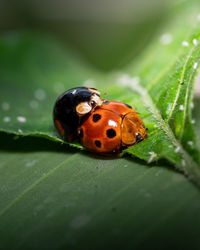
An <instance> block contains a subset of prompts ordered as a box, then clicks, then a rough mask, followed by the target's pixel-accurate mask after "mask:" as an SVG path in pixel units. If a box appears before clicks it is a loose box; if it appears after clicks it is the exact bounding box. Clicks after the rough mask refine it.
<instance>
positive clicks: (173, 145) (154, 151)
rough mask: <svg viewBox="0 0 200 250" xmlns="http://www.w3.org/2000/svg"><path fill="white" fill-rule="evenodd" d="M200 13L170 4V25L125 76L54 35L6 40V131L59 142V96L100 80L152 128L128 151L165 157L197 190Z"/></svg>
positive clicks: (0, 45)
mask: <svg viewBox="0 0 200 250" xmlns="http://www.w3.org/2000/svg"><path fill="white" fill-rule="evenodd" d="M197 10H198V1H195V0H193V1H192V4H191V2H190V3H189V2H187V1H183V2H176V1H175V2H174V3H172V5H171V9H170V11H169V18H168V20H170V21H168V22H166V25H165V26H164V27H163V28H162V30H161V32H160V34H158V36H156V37H155V39H154V41H153V42H152V43H151V44H150V45H149V46H148V48H147V49H146V50H144V52H143V53H142V55H141V56H140V57H138V59H137V60H134V61H133V63H132V64H131V65H129V66H128V67H127V68H125V69H123V73H119V72H118V73H116V72H113V73H110V74H105V73H100V72H97V71H95V70H94V69H93V68H92V67H91V66H89V65H87V64H86V63H85V62H83V61H81V60H80V59H79V58H78V56H77V55H75V52H73V51H72V50H71V49H70V48H69V49H66V48H64V47H63V46H62V45H61V44H59V43H58V42H57V41H55V40H54V39H53V38H51V37H47V36H42V35H41V34H39V35H36V34H35V35H32V34H28V33H26V34H11V35H10V36H7V37H5V38H4V39H2V40H1V42H0V78H1V87H0V88H1V91H0V99H1V100H2V103H1V104H2V109H3V110H2V112H1V113H0V120H1V124H0V131H4V132H7V133H15V134H16V135H32V136H38V137H45V138H49V139H51V140H53V141H59V142H61V139H59V138H58V137H57V135H56V133H55V129H54V128H53V123H52V109H53V105H54V102H55V99H56V97H57V96H58V95H59V94H60V93H61V92H63V91H64V90H66V89H68V88H71V87H75V86H79V85H91V84H92V83H94V84H95V86H96V87H97V88H99V89H100V90H101V91H102V93H104V92H107V96H106V98H107V99H113V100H119V101H122V102H126V103H129V104H131V105H132V106H133V107H134V108H135V109H136V111H138V112H139V113H140V116H141V117H142V118H143V120H144V122H145V124H146V126H147V127H148V128H149V133H148V138H147V139H146V140H145V141H143V142H141V143H139V144H137V145H135V146H132V147H130V148H129V149H127V150H126V151H125V152H126V153H127V154H131V155H134V156H137V157H138V158H140V159H143V160H146V161H147V162H148V163H151V162H153V161H156V160H159V159H162V158H165V159H167V160H169V161H170V162H171V163H172V164H173V165H174V166H175V167H176V168H177V169H178V170H180V171H181V172H183V173H184V174H185V175H187V176H189V178H190V179H191V180H193V181H194V182H195V183H197V184H198V185H199V184H200V168H199V166H198V164H199V163H200V154H199V152H198V149H197V146H196V143H195V135H194V130H193V125H192V116H191V108H190V106H191V103H192V95H193V91H192V89H193V84H194V78H195V75H196V72H197V68H198V65H199V58H200V44H199V41H200V23H199V22H198V19H197V14H198V11H197ZM182 44H183V45H184V46H183V45H182ZM73 145H74V146H77V145H75V144H73ZM191 145H192V146H191ZM79 147H80V146H79Z"/></svg>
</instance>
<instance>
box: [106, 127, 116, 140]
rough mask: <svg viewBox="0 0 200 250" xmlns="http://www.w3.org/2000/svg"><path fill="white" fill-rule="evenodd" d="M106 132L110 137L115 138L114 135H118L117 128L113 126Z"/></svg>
mask: <svg viewBox="0 0 200 250" xmlns="http://www.w3.org/2000/svg"><path fill="white" fill-rule="evenodd" d="M106 134H107V136H108V138H113V137H115V136H116V132H115V130H114V129H112V128H110V129H108V130H107V131H106Z"/></svg>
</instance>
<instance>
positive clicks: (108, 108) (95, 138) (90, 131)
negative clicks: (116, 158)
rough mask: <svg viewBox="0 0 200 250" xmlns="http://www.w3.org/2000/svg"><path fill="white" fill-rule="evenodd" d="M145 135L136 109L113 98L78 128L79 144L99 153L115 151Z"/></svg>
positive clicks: (143, 137) (136, 141)
mask: <svg viewBox="0 0 200 250" xmlns="http://www.w3.org/2000/svg"><path fill="white" fill-rule="evenodd" d="M146 137H147V131H146V128H145V126H144V123H143V121H142V119H141V118H140V117H139V115H138V114H137V112H136V111H135V110H134V109H133V108H131V107H130V106H129V105H127V104H124V103H121V102H116V101H105V102H104V103H103V104H102V105H101V106H100V107H98V108H96V109H95V110H94V112H93V113H92V114H91V115H89V116H88V117H87V119H86V120H85V121H84V122H83V123H82V125H81V126H80V129H79V138H80V143H81V144H82V145H83V146H84V147H85V148H87V149H88V150H90V151H93V152H98V153H113V152H117V153H118V152H120V151H121V150H122V149H123V148H126V147H129V146H131V145H134V144H136V143H138V142H139V141H142V140H143V139H145V138H146Z"/></svg>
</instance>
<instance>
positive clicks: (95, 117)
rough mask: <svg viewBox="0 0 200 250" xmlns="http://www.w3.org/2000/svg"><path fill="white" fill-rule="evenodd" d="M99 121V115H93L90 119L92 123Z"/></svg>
mask: <svg viewBox="0 0 200 250" xmlns="http://www.w3.org/2000/svg"><path fill="white" fill-rule="evenodd" d="M100 119H101V115H99V114H94V115H93V117H92V120H93V122H98V121H99V120H100Z"/></svg>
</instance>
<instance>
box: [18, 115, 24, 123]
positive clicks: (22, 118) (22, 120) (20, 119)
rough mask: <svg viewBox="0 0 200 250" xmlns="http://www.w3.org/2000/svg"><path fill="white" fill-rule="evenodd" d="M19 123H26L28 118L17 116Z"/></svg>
mask: <svg viewBox="0 0 200 250" xmlns="http://www.w3.org/2000/svg"><path fill="white" fill-rule="evenodd" d="M17 121H18V122H21V123H24V122H26V117H24V116H17Z"/></svg>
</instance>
